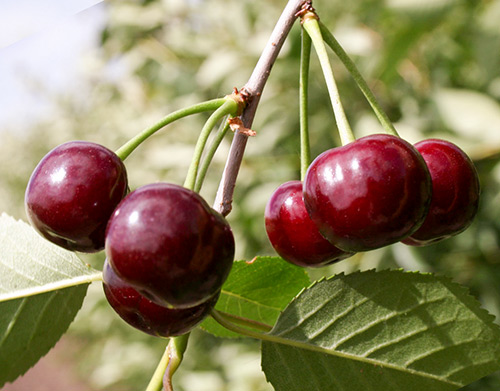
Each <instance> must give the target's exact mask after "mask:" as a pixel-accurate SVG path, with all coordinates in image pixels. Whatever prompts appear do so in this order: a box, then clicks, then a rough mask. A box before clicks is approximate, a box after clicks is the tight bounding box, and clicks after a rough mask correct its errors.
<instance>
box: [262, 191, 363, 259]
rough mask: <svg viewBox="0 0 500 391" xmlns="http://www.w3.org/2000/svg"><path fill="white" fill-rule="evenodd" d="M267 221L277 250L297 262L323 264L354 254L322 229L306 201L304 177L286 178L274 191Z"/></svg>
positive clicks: (281, 254) (270, 238)
mask: <svg viewBox="0 0 500 391" xmlns="http://www.w3.org/2000/svg"><path fill="white" fill-rule="evenodd" d="M265 223H266V232H267V236H268V237H269V241H270V242H271V244H272V246H273V247H274V249H275V250H276V252H277V253H278V254H279V255H280V256H281V257H282V258H283V259H285V260H286V261H288V262H290V263H293V264H295V265H298V266H304V267H321V266H325V265H328V264H331V263H334V262H337V261H340V260H342V259H345V258H348V257H350V256H351V255H353V254H352V253H346V252H345V251H342V250H340V249H339V248H337V247H335V246H334V245H333V244H331V243H330V242H329V241H328V240H326V239H325V238H324V237H323V236H322V235H321V234H320V233H319V231H318V228H317V227H316V225H315V224H314V223H313V221H312V220H311V218H310V217H309V214H308V213H307V210H306V207H305V205H304V200H303V199H302V182H301V181H290V182H286V183H284V184H282V185H281V186H279V187H278V188H277V189H276V190H275V191H274V193H273V194H272V196H271V198H270V199H269V202H268V203H267V206H266V211H265Z"/></svg>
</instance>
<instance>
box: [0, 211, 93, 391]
mask: <svg viewBox="0 0 500 391" xmlns="http://www.w3.org/2000/svg"><path fill="white" fill-rule="evenodd" d="M0 254H1V255H0V363H1V365H0V387H1V386H2V385H4V384H5V383H6V382H11V381H13V380H14V379H15V378H17V377H18V376H20V375H22V374H23V373H25V372H26V371H27V370H28V369H29V368H31V367H32V366H33V365H34V364H35V363H36V362H37V361H38V360H39V359H40V358H41V357H43V356H44V355H45V354H46V353H47V352H48V351H49V350H50V349H51V348H52V347H53V346H54V345H55V343H56V342H57V341H58V340H59V338H60V337H61V336H62V334H63V333H64V332H65V331H66V330H67V328H68V326H69V324H70V323H71V322H72V321H73V319H74V317H75V316H76V313H77V312H78V310H79V309H80V307H81V305H82V302H83V298H84V297H85V293H86V291H87V287H88V284H90V282H92V281H95V280H99V279H100V278H101V273H100V272H98V271H96V270H93V269H92V268H90V267H89V266H87V265H85V264H84V263H83V262H82V261H81V260H80V259H79V258H78V257H77V256H76V255H75V254H73V253H71V252H69V251H66V250H63V249H61V248H59V247H57V246H55V245H53V244H52V243H50V242H48V241H47V240H45V239H43V238H42V237H41V236H39V235H38V234H37V233H36V232H35V231H34V230H33V229H32V228H31V227H30V226H29V225H28V224H26V223H24V222H22V221H16V220H14V219H13V218H12V217H9V216H7V215H6V214H2V215H1V216H0Z"/></svg>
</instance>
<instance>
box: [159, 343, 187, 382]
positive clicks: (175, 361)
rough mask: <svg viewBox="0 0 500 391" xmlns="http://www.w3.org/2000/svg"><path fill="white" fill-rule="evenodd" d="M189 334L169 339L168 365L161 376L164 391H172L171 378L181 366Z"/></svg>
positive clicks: (167, 350)
mask: <svg viewBox="0 0 500 391" xmlns="http://www.w3.org/2000/svg"><path fill="white" fill-rule="evenodd" d="M189 335H190V334H189V333H188V334H184V335H180V336H178V337H173V338H170V341H169V343H168V346H167V349H166V352H167V354H168V364H167V367H166V369H165V374H164V376H163V389H164V391H174V388H173V386H172V376H173V375H174V373H175V371H176V370H177V368H179V365H181V362H182V359H183V358H184V352H185V351H186V348H187V344H188V340H189Z"/></svg>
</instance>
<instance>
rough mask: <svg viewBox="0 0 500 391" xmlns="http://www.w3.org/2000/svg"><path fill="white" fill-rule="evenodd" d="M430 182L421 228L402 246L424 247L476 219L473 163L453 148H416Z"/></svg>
mask: <svg viewBox="0 0 500 391" xmlns="http://www.w3.org/2000/svg"><path fill="white" fill-rule="evenodd" d="M415 148H417V150H418V151H419V152H420V154H421V155H422V156H423V158H424V160H425V162H426V164H427V167H428V168H429V172H430V173H431V178H432V200H431V206H430V208H429V213H428V214H427V217H426V219H425V220H424V223H423V224H422V226H421V227H420V228H419V229H418V230H417V231H416V232H414V233H413V234H412V235H411V236H410V237H408V238H406V239H405V240H403V243H405V244H408V245H413V246H423V245H427V244H431V243H436V242H439V241H441V240H443V239H446V238H448V237H450V236H453V235H456V234H458V233H460V232H462V231H464V230H465V229H466V228H467V227H468V226H469V225H470V224H471V223H472V220H473V219H474V217H475V216H476V213H477V209H478V205H479V192H480V188H479V187H480V186H479V178H478V175H477V171H476V169H475V167H474V163H472V161H471V160H470V159H469V157H468V156H467V155H466V153H465V152H464V151H462V150H461V149H460V148H459V147H457V146H456V145H455V144H453V143H450V142H448V141H444V140H437V139H429V140H424V141H421V142H419V143H417V144H415Z"/></svg>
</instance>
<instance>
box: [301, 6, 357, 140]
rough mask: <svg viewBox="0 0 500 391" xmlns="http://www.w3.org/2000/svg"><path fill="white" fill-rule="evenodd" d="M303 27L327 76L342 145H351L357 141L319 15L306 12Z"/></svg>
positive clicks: (327, 84) (326, 79) (303, 17)
mask: <svg viewBox="0 0 500 391" xmlns="http://www.w3.org/2000/svg"><path fill="white" fill-rule="evenodd" d="M302 26H303V27H304V29H305V30H306V31H307V33H308V34H309V36H310V37H311V40H312V43H313V45H314V49H315V50H316V53H317V55H318V59H319V62H320V65H321V69H322V70H323V75H324V76H325V81H326V86H327V88H328V93H329V95H330V101H331V103H332V107H333V112H334V114H335V121H336V122H337V127H338V129H339V134H340V140H341V142H342V145H346V144H349V143H350V142H352V141H354V140H355V137H354V135H353V133H352V130H351V127H350V125H349V122H348V121H347V117H346V115H345V112H344V108H343V106H342V102H341V100H340V93H339V91H338V88H337V84H336V82H335V78H334V76H333V71H332V67H331V65H330V60H329V58H328V53H327V52H326V47H325V44H324V42H323V36H322V35H321V31H320V27H319V23H318V17H317V15H316V14H314V13H312V12H306V13H305V14H304V15H303V16H302Z"/></svg>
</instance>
